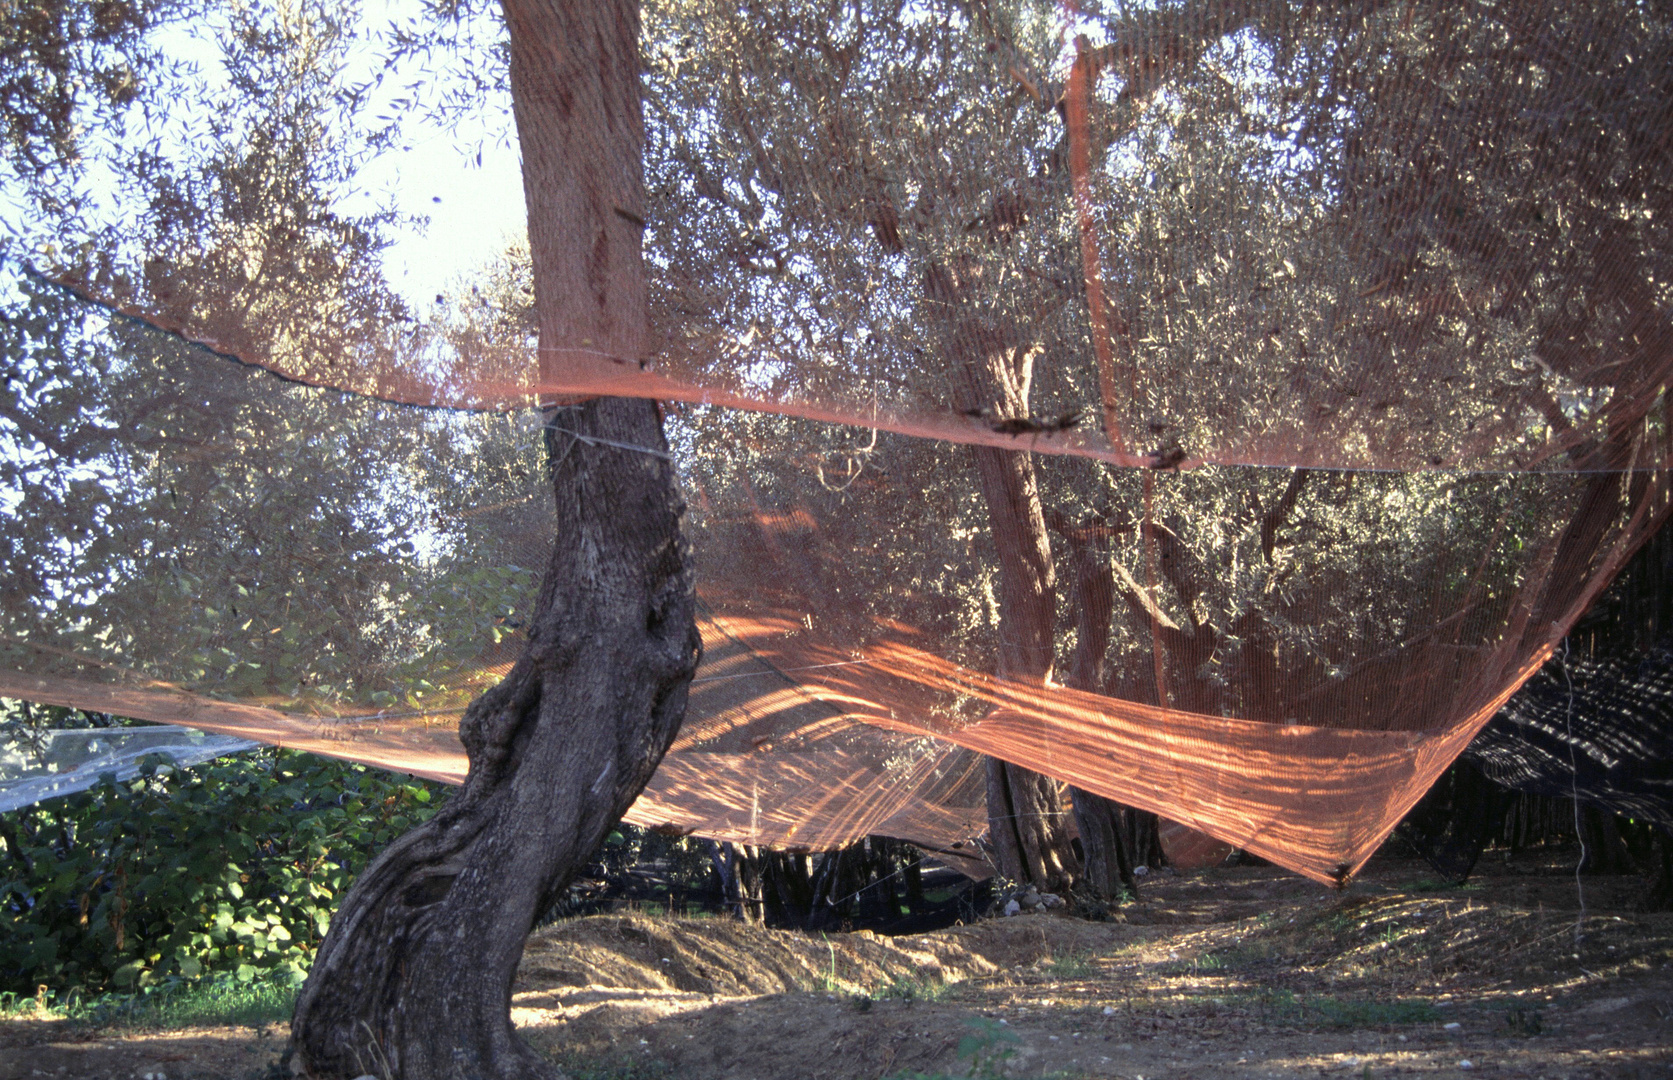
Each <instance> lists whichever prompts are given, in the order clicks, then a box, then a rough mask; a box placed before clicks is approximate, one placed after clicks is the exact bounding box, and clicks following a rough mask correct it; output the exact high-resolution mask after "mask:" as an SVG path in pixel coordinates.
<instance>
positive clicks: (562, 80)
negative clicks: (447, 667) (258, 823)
mask: <svg viewBox="0 0 1673 1080" xmlns="http://www.w3.org/2000/svg"><path fill="white" fill-rule="evenodd" d="M506 17H507V21H508V23H509V25H510V30H511V45H512V58H511V79H512V93H513V99H514V102H515V105H516V114H517V123H518V129H519V133H520V135H521V137H522V148H523V170H524V182H525V189H526V192H527V199H528V207H529V238H530V245H531V248H532V253H533V257H534V279H535V301H536V306H537V309H538V311H539V317H540V338H541V344H542V348H543V350H549V349H552V348H554V347H555V348H582V349H588V350H600V351H607V352H610V353H612V354H613V355H616V356H619V357H624V358H629V359H633V358H637V357H638V356H639V349H640V348H641V343H642V337H643V334H644V325H645V321H644V311H645V307H644V282H643V274H642V270H641V266H640V255H639V248H640V236H639V229H640V228H641V225H640V224H639V223H640V222H641V221H642V217H641V216H640V215H641V211H642V201H641V200H642V179H641V167H640V153H641V145H642V143H643V133H642V129H641V122H640V103H639V55H638V36H639V19H638V8H637V4H636V2H635V0H609V2H607V0H562V2H555V3H536V2H534V0H528V2H523V0H515V2H510V0H508V3H507V4H506ZM543 366H544V365H543ZM546 415H547V418H548V419H547V446H548V451H549V453H550V461H551V477H552V487H553V493H554V496H555V498H556V502H557V522H558V526H557V536H556V542H555V545H554V551H553V554H552V561H551V564H550V566H549V567H548V569H547V572H546V577H545V581H544V583H543V585H542V587H541V592H540V597H539V600H538V602H537V606H536V611H535V614H534V616H533V618H532V619H531V621H530V624H529V631H528V636H529V643H528V646H527V648H526V649H525V650H524V652H523V655H522V656H521V657H520V658H519V659H518V661H517V663H516V664H515V665H514V666H513V667H512V670H511V672H510V674H508V675H507V676H506V678H505V680H504V681H503V682H501V683H500V684H499V685H498V686H496V687H494V688H493V689H492V690H490V691H488V692H487V693H486V694H484V695H483V696H482V697H481V698H479V699H477V700H476V701H475V702H473V703H472V704H471V706H470V708H469V709H468V710H467V711H466V714H465V718H464V720H463V721H462V722H461V724H460V736H461V738H462V739H463V741H464V744H465V750H466V752H467V753H468V754H469V756H470V766H471V767H470V775H469V777H468V778H467V780H466V783H465V786H464V788H463V789H462V790H461V791H460V792H459V793H458V794H457V795H456V796H455V797H454V798H453V799H451V800H450V801H449V802H448V804H447V806H446V807H444V808H443V809H442V810H441V811H440V812H439V813H437V814H436V816H435V817H434V818H432V819H431V820H430V821H428V822H426V823H425V824H424V825H421V826H419V827H418V828H416V829H414V830H413V831H412V832H410V833H408V834H407V835H406V836H404V837H402V838H401V839H400V840H398V841H397V842H396V843H395V844H393V845H392V846H391V847H390V848H389V849H388V850H387V851H385V852H384V853H383V854H382V855H381V856H380V857H379V858H378V859H377V860H376V861H375V862H374V863H373V864H372V865H371V866H370V867H369V868H368V869H367V871H366V872H365V873H364V874H363V875H361V877H360V880H359V881H357V882H356V883H355V885H354V888H353V889H352V890H351V891H350V892H349V894H348V896H347V897H346V898H345V899H344V901H343V904H342V906H341V908H340V909H339V910H338V913H337V917H336V918H335V919H334V920H333V921H332V924H331V929H330V932H329V933H328V934H327V935H326V940H325V942H324V944H323V945H322V946H321V948H320V952H319V955H318V957H317V958H316V960H315V963H314V968H313V973H312V975H311V976H310V977H309V980H308V982H307V984H306V986H305V987H304V988H303V991H302V995H301V997H300V998H299V999H298V1001H297V1007H296V1016H295V1019H294V1020H293V1022H292V1027H291V1066H292V1069H293V1071H296V1072H299V1073H303V1074H306V1075H310V1076H315V1077H353V1076H359V1075H362V1074H364V1073H368V1072H369V1073H374V1074H376V1075H378V1076H380V1077H384V1078H385V1080H437V1078H443V1077H446V1078H459V1080H464V1078H467V1077H469V1078H479V1077H495V1078H496V1080H516V1078H521V1077H548V1076H554V1075H556V1070H555V1069H554V1068H553V1067H552V1066H551V1065H550V1064H549V1063H548V1062H546V1061H545V1060H544V1059H542V1058H540V1057H539V1056H538V1055H537V1054H535V1052H534V1051H532V1050H531V1049H529V1048H528V1047H527V1046H526V1045H525V1044H524V1043H523V1042H522V1041H521V1040H520V1039H519V1038H518V1037H517V1035H516V1034H515V1032H514V1031H513V1030H512V1026H511V1022H510V1016H509V1010H510V999H511V983H512V978H513V976H514V975H515V974H516V970H517V964H518V961H519V959H520V958H521V956H522V951H523V943H524V940H525V939H526V938H527V936H528V933H529V930H530V929H531V928H532V927H533V925H534V923H535V920H536V919H537V918H538V917H539V916H540V914H541V913H542V912H543V911H545V910H546V908H547V907H548V906H550V904H551V903H552V901H553V899H554V898H555V897H556V896H557V894H558V892H559V890H560V889H561V888H562V887H563V886H564V884H565V883H566V882H567V881H568V880H569V878H570V877H571V876H572V874H573V872H574V870H575V868H576V867H577V866H579V865H581V864H582V863H583V861H584V860H585V859H587V858H588V857H589V856H590V855H591V853H592V852H593V851H594V850H595V849H596V848H597V846H598V845H599V843H600V842H601V841H602V840H603V838H604V836H605V834H606V833H607V832H608V831H609V829H610V828H611V826H612V825H613V824H614V823H615V822H616V821H617V819H618V818H620V816H621V814H622V813H623V811H625V810H626V809H627V807H628V806H629V805H630V804H631V803H632V802H633V800H634V798H636V797H637V796H638V794H639V791H640V789H641V788H643V787H644V785H645V783H646V781H647V780H649V779H650V776H651V773H652V771H654V770H655V768H656V766H657V763H658V762H659V761H660V760H661V759H662V755H663V753H664V752H665V751H666V749H667V747H668V745H669V743H670V742H671V741H672V740H673V738H674V735H675V733H676V732H677V731H678V728H679V724H680V720H681V719H682V717H683V715H684V712H685V702H686V688H687V684H688V683H689V682H690V679H691V675H692V672H693V671H694V670H695V669H696V665H697V658H698V652H699V639H698V635H697V630H696V623H695V610H694V597H693V591H692V582H691V575H690V570H689V563H688V559H687V552H686V548H685V544H684V541H683V540H682V538H681V535H680V529H679V520H680V515H681V513H682V512H683V510H684V507H683V505H682V503H681V501H680V498H679V494H678V492H677V489H676V487H675V479H674V474H673V468H672V464H671V462H670V461H669V460H668V457H667V449H666V443H665V442H664V439H663V435H662V424H661V416H660V414H659V412H658V409H657V406H656V404H655V403H654V402H650V401H639V400H625V399H620V398H602V399H596V400H592V401H587V402H584V403H578V404H567V405H562V406H552V407H550V408H549V409H548V410H547V413H546Z"/></svg>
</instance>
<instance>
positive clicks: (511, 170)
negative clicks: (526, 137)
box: [344, 0, 527, 312]
mask: <svg viewBox="0 0 1673 1080" xmlns="http://www.w3.org/2000/svg"><path fill="white" fill-rule="evenodd" d="M409 17H416V18H418V19H422V18H423V15H422V13H421V12H420V10H419V6H418V4H416V3H414V2H413V0H368V2H367V4H366V20H367V22H368V24H370V25H385V24H387V23H389V22H392V21H401V22H405V21H407V19H408V18H409ZM411 77H412V76H411V74H409V73H402V77H401V78H399V79H397V80H395V81H394V82H392V83H391V84H390V85H389V88H388V90H389V96H393V95H394V94H395V93H397V92H399V91H400V90H401V89H402V87H403V86H404V84H405V83H406V82H408V81H409V80H410V78H411ZM372 111H373V112H376V111H378V110H376V109H373V110H372ZM477 117H478V118H479V119H478V121H477V123H476V124H475V125H473V127H472V129H470V130H462V131H457V132H452V131H446V130H443V129H442V128H441V127H440V126H439V125H437V124H435V123H433V122H427V121H425V120H424V119H422V118H421V117H419V116H413V117H412V118H410V119H409V120H408V121H407V122H406V125H405V130H404V134H405V136H406V137H405V138H404V139H403V140H402V141H401V144H400V147H401V148H399V149H396V150H393V151H391V152H389V153H387V154H384V155H383V156H381V157H380V158H378V159H377V160H375V161H373V162H372V163H371V164H370V165H368V166H367V167H366V168H365V169H364V170H362V173H361V176H360V181H361V183H360V191H359V193H358V194H360V195H361V196H363V197H364V198H365V199H366V200H367V202H366V203H365V204H359V203H357V200H355V199H354V198H353V197H351V198H349V199H347V200H345V202H344V209H345V210H350V209H367V208H369V207H370V206H373V205H377V204H380V203H382V204H386V205H387V204H388V203H389V202H393V205H394V206H395V207H396V209H397V210H399V211H400V212H401V213H402V214H403V215H410V216H413V217H422V218H428V223H427V224H419V225H415V226H410V227H406V228H399V229H394V230H391V232H390V234H389V235H390V238H391V239H392V240H393V241H394V243H393V245H392V246H391V247H390V248H389V250H388V251H387V252H386V254H385V257H384V273H385V275H386V276H387V277H388V279H389V282H390V284H391V285H393V286H394V287H395V288H396V290H397V291H399V292H400V293H401V295H402V296H404V297H406V298H407V300H408V302H409V303H411V304H412V306H413V308H414V310H415V311H418V312H422V311H424V310H426V306H427V305H432V304H433V303H434V302H435V298H436V294H437V293H441V292H444V291H446V290H447V288H448V287H449V286H450V285H452V284H454V283H455V281H456V279H458V278H459V277H461V276H463V275H466V274H469V273H471V272H472V271H474V270H476V269H477V268H479V267H481V266H483V265H484V264H486V263H487V262H489V261H490V260H491V259H492V258H493V257H494V256H495V255H497V254H499V253H500V252H502V251H504V250H505V248H506V246H507V245H508V244H510V243H512V242H513V241H520V240H522V239H524V238H525V236H526V235H527V219H526V216H525V214H524V209H523V177H522V171H521V170H522V163H521V159H520V158H519V156H518V153H517V139H516V132H515V130H514V127H513V123H512V119H511V98H510V95H509V94H507V95H505V97H504V100H500V101H494V100H489V101H483V102H481V103H480V107H479V110H478V112H477ZM479 152H480V155H481V157H480V164H478V153H479Z"/></svg>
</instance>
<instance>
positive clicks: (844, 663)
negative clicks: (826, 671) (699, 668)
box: [691, 660, 871, 683]
mask: <svg viewBox="0 0 1673 1080" xmlns="http://www.w3.org/2000/svg"><path fill="white" fill-rule="evenodd" d="M869 663H871V661H870V660H839V661H837V662H836V663H832V664H809V665H807V666H806V667H787V668H773V669H772V670H771V671H739V672H736V673H735V674H732V675H705V676H703V677H702V678H701V679H693V680H691V681H692V682H694V683H700V682H719V681H720V680H721V679H747V678H750V677H751V676H755V675H782V674H784V673H785V672H787V671H817V670H819V669H820V668H833V667H851V666H853V665H854V664H869Z"/></svg>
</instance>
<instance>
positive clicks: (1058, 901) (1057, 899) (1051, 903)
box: [1040, 892, 1063, 908]
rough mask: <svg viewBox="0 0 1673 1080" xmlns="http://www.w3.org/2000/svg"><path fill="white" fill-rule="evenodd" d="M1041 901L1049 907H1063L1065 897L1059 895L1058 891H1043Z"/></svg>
mask: <svg viewBox="0 0 1673 1080" xmlns="http://www.w3.org/2000/svg"><path fill="white" fill-rule="evenodd" d="M1040 903H1042V904H1044V905H1045V906H1046V907H1049V908H1057V907H1062V906H1063V898H1062V897H1061V896H1058V895H1057V894H1056V893H1049V892H1047V893H1041V894H1040Z"/></svg>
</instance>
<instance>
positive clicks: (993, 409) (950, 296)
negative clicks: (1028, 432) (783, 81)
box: [925, 264, 1076, 890]
mask: <svg viewBox="0 0 1673 1080" xmlns="http://www.w3.org/2000/svg"><path fill="white" fill-rule="evenodd" d="M978 278H979V271H978V269H976V268H968V267H959V266H956V265H940V264H936V265H932V266H931V267H930V268H929V270H928V271H927V272H926V274H925V293H926V298H927V299H928V301H929V306H930V309H931V310H932V311H935V312H936V313H937V315H938V316H939V320H940V322H941V330H942V334H943V340H944V348H945V350H946V361H947V367H948V376H949V380H950V382H951V384H952V392H953V404H954V406H955V407H956V408H957V409H958V410H959V411H960V412H963V413H966V414H969V415H972V416H979V417H985V418H987V419H989V420H991V421H993V422H996V423H1002V422H1005V421H1017V420H1026V419H1027V418H1028V413H1029V408H1028V390H1029V384H1030V382H1031V381H1032V379H1033V372H1034V352H1033V350H1032V349H1031V348H1029V347H1028V345H1027V344H1026V343H1024V342H1021V341H1020V340H1019V335H1018V334H1017V333H1016V329H1015V328H1014V327H1013V326H1011V325H1010V324H1008V323H1006V322H1003V321H994V320H991V319H989V318H987V317H986V316H985V315H983V314H982V313H981V310H980V309H981V308H982V306H983V305H982V303H981V302H980V298H979V297H978V296H977V294H976V293H977V287H978V285H979V282H978V280H977V279H978ZM971 455H972V458H973V460H974V464H975V466H976V481H977V486H978V487H979V488H980V490H981V492H982V499H983V501H984V502H985V503H986V504H987V508H988V525H989V528H990V529H991V530H992V532H993V540H994V546H995V548H996V549H997V550H998V553H999V652H998V664H997V669H998V670H997V673H998V675H999V677H1000V678H1003V679H1014V680H1017V681H1019V682H1028V683H1035V684H1043V683H1045V682H1046V681H1048V680H1049V679H1050V678H1051V674H1052V667H1053V665H1054V662H1055V661H1054V647H1055V646H1054V641H1055V635H1054V630H1055V628H1056V621H1057V591H1056V590H1057V579H1056V569H1055V567H1054V566H1053V564H1052V556H1051V538H1050V536H1049V535H1047V533H1046V518H1045V513H1044V511H1043V509H1042V508H1041V506H1040V489H1039V484H1038V482H1037V480H1036V478H1035V475H1034V459H1033V457H1032V455H1030V454H1028V453H1026V452H1024V451H1020V450H1001V449H998V448H995V447H988V446H978V447H972V448H971ZM987 778H988V838H989V841H990V842H991V844H992V845H993V851H994V858H995V861H996V863H997V869H998V870H999V873H1000V874H1001V875H1002V876H1004V877H1006V878H1009V879H1011V880H1013V881H1018V882H1025V883H1031V884H1034V885H1038V886H1039V887H1040V888H1042V889H1048V890H1062V889H1065V888H1067V887H1068V885H1069V883H1070V882H1071V881H1072V880H1073V878H1074V873H1075V869H1076V860H1075V855H1074V849H1073V848H1072V847H1071V846H1070V843H1069V838H1068V830H1067V829H1066V828H1065V827H1064V826H1065V825H1066V823H1067V817H1066V815H1065V813H1064V810H1063V801H1062V798H1061V797H1060V795H1059V794H1058V784H1057V782H1056V781H1055V780H1050V779H1048V778H1046V777H1044V776H1041V775H1040V774H1038V773H1036V772H1033V771H1031V770H1028V769H1024V768H1021V767H1020V766H1016V765H1012V764H1010V763H1009V762H1005V761H1001V760H1000V759H998V758H988V759H987Z"/></svg>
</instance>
